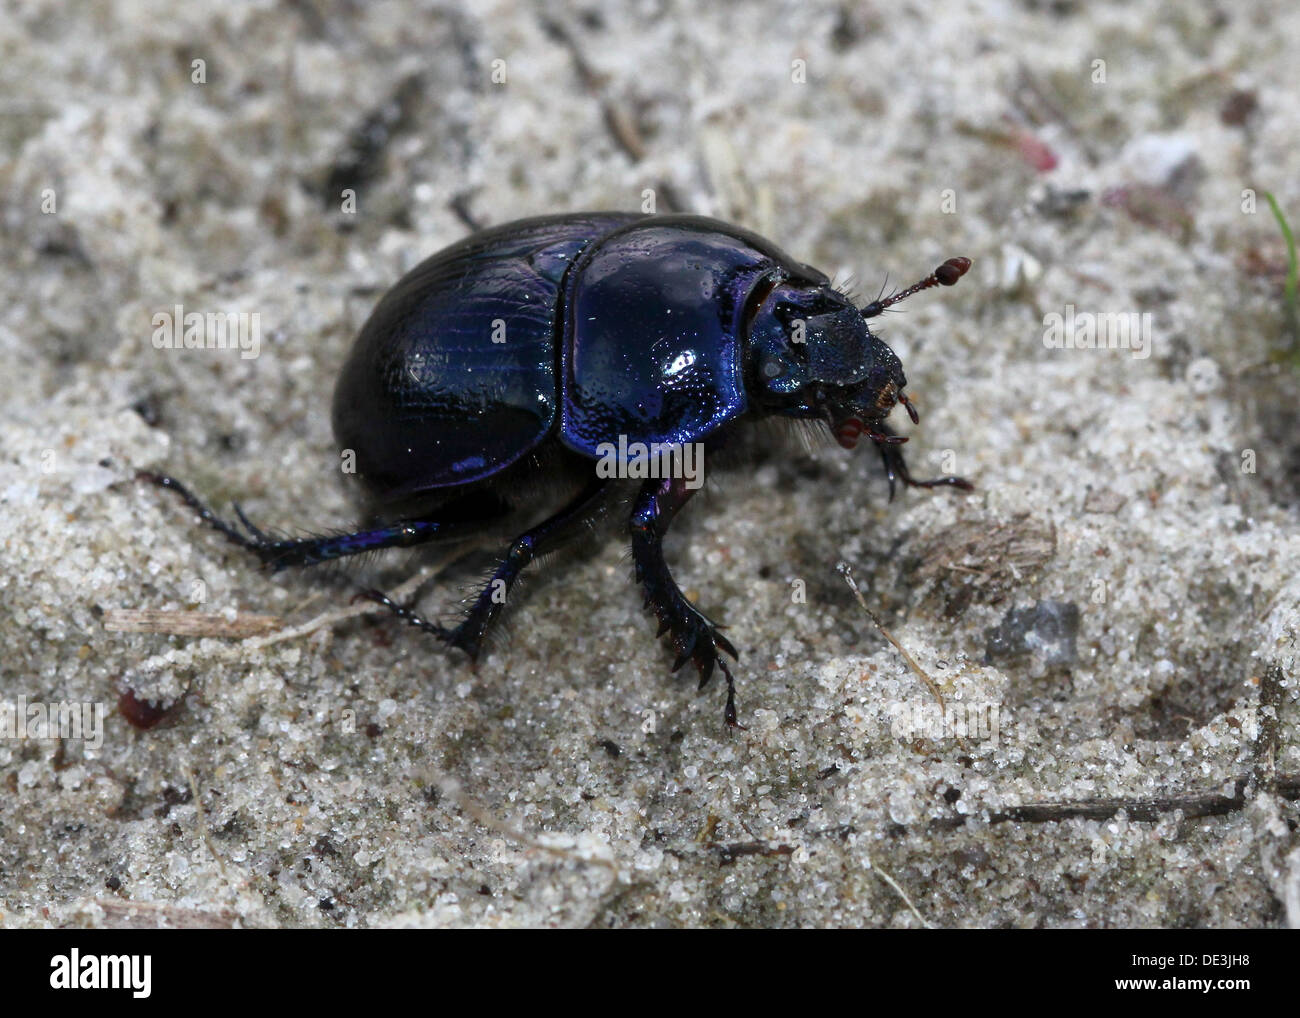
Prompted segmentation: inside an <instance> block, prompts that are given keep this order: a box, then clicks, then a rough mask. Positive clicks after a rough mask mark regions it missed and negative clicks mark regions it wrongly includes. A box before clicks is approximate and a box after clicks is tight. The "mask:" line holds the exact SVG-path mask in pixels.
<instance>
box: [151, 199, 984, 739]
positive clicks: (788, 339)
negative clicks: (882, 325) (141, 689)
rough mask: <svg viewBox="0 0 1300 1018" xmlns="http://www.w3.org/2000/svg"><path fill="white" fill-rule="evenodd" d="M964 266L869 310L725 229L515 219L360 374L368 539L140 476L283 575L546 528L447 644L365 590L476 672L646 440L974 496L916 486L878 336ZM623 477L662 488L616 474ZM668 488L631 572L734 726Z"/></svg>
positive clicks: (516, 545) (357, 395) (701, 222)
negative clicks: (523, 585) (531, 587)
mask: <svg viewBox="0 0 1300 1018" xmlns="http://www.w3.org/2000/svg"><path fill="white" fill-rule="evenodd" d="M969 266H970V262H969V260H968V259H965V258H952V259H949V260H948V261H947V262H945V263H944V264H943V265H941V266H939V268H938V269H937V270H935V272H934V273H932V274H931V275H929V276H927V277H926V278H925V279H923V280H921V281H920V282H919V283H917V284H915V285H913V286H911V287H908V288H907V289H905V290H903V291H900V292H897V293H895V294H893V295H891V296H889V297H886V298H883V299H877V300H875V301H872V302H871V303H869V304H867V305H866V306H865V307H862V308H858V307H855V306H854V305H853V303H852V302H851V301H850V300H849V299H848V298H847V297H846V296H845V295H844V294H842V293H840V292H839V291H837V290H836V289H834V288H833V287H832V286H831V285H830V281H829V280H828V279H827V277H826V276H825V275H823V274H822V273H821V272H818V271H817V270H816V269H813V268H811V267H809V266H807V265H803V264H800V263H799V262H796V261H794V260H793V259H792V258H790V257H789V256H788V255H786V254H785V253H784V252H783V251H781V250H780V249H779V248H777V247H776V246H775V245H773V244H771V243H770V242H768V241H766V240H764V239H763V238H762V237H759V236H757V235H755V234H753V233H751V232H749V231H748V230H744V229H741V228H739V227H736V226H731V225H728V224H726V223H722V222H718V221H717V220H713V219H706V218H703V217H699V216H639V215H630V214H624V213H609V212H591V213H575V214H572V215H559V216H543V217H538V218H534V219H523V220H519V221H517V222H513V223H507V224H505V225H503V226H498V227H495V228H493V229H489V230H484V231H482V232H480V233H477V234H474V235H472V236H470V237H467V238H466V239H464V240H462V241H460V242H459V243H457V244H453V245H452V246H451V247H449V248H446V249H445V250H443V251H441V252H439V253H438V254H435V255H434V256H433V257H431V258H429V259H427V260H426V261H424V262H423V263H421V264H420V265H419V266H417V267H416V268H415V269H413V270H412V271H411V272H409V273H408V274H407V275H406V276H405V277H403V278H402V279H401V280H400V281H399V282H398V283H397V285H396V286H394V287H393V289H392V290H390V291H389V292H388V293H387V294H386V295H385V296H384V298H383V299H382V300H380V302H379V304H378V305H377V306H376V308H375V309H374V311H373V313H372V314H371V315H370V318H369V319H368V320H367V322H366V324H365V326H364V327H363V328H362V330H361V333H360V335H359V336H358V337H357V340H356V344H355V345H354V346H353V348H352V353H351V355H350V356H349V357H348V360H347V363H346V364H345V365H344V367H343V370H342V372H341V374H340V376H339V380H338V385H337V388H336V389H335V392H334V407H333V423H334V434H335V437H336V438H337V440H338V442H339V445H340V447H341V448H343V449H350V450H353V451H354V452H355V454H356V466H357V474H358V476H359V478H360V480H361V482H362V483H363V485H364V487H365V491H366V494H367V496H368V498H369V500H370V503H371V505H372V506H373V518H374V522H373V523H372V524H371V525H369V526H367V527H366V528H364V529H361V530H358V531H357V532H355V533H347V534H339V535H331V536H323V537H310V538H303V539H294V540H290V539H277V538H274V537H271V536H268V535H267V534H265V533H263V532H262V531H260V530H258V529H257V528H256V527H254V526H253V525H252V524H250V523H249V522H248V520H247V519H246V518H245V517H244V515H243V513H242V512H239V511H238V507H236V512H237V513H238V515H239V520H240V523H241V524H242V526H243V529H242V530H241V529H239V528H238V527H236V526H235V525H233V524H230V523H227V522H225V521H223V520H222V519H220V518H219V517H217V516H216V515H215V514H214V513H212V512H211V511H210V510H209V509H208V508H207V507H206V506H205V505H204V504H203V503H202V502H200V501H199V500H198V499H197V498H195V496H194V495H192V494H191V493H190V492H189V491H188V490H187V489H186V488H185V487H184V486H183V485H181V484H180V483H179V482H177V481H176V480H174V479H173V478H170V477H166V476H162V475H155V474H149V475H146V476H147V477H148V479H150V480H152V481H154V482H155V483H158V484H161V485H163V486H165V487H169V488H172V489H174V490H175V491H177V492H178V493H179V494H180V496H181V497H182V498H184V499H185V500H186V502H187V503H188V504H189V505H190V506H191V508H193V509H194V510H195V511H196V512H198V514H199V515H200V517H201V518H202V519H203V520H204V521H206V522H207V523H208V524H210V525H211V526H213V527H215V528H216V529H217V530H219V531H221V533H223V534H224V535H225V536H226V537H227V538H229V539H230V540H232V541H234V542H235V543H237V544H239V545H240V546H241V547H243V548H246V549H248V550H249V551H251V552H253V553H254V554H256V555H257V556H258V557H259V558H260V559H261V560H262V562H263V563H264V564H265V565H267V566H269V567H271V568H274V569H281V568H284V567H286V566H305V565H313V564H316V563H320V562H325V561H329V560H333V559H338V558H342V557H344V556H348V555H355V554H358V553H361V552H367V551H375V550H378V549H384V548H395V547H411V546H414V545H419V544H424V543H426V542H430V541H439V540H455V539H464V538H466V537H474V536H481V535H482V533H483V532H484V531H485V530H486V529H488V528H497V527H500V526H502V525H505V524H507V523H508V522H509V521H511V520H518V519H520V518H521V517H527V518H529V519H530V520H531V522H530V523H529V524H528V525H527V526H526V527H525V528H524V529H523V532H522V533H519V536H517V537H515V538H514V540H513V541H512V542H511V543H510V544H509V548H508V550H507V552H506V554H505V556H504V558H503V559H502V561H501V563H500V565H499V566H498V567H497V569H496V571H495V572H494V573H493V575H492V577H491V578H490V580H489V581H488V583H487V584H486V585H485V586H484V588H483V591H482V593H481V594H480V595H479V596H478V598H477V600H475V602H474V603H473V605H472V606H471V607H470V609H469V611H468V613H467V614H466V615H465V617H464V618H463V619H462V621H461V622H460V624H459V625H457V626H455V627H454V628H446V627H443V626H440V625H437V624H436V623H433V622H429V621H426V620H425V619H423V618H421V617H419V616H418V615H416V614H415V613H414V612H412V611H410V610H409V609H407V608H405V607H402V606H400V605H397V604H395V603H393V602H392V601H390V600H389V599H388V598H387V597H385V596H384V595H383V594H380V593H378V592H376V591H367V592H366V596H368V597H370V598H372V599H374V600H376V601H378V602H380V603H381V604H384V605H386V606H387V607H388V608H390V609H391V610H392V611H393V612H394V613H395V614H397V615H398V616H400V617H401V618H403V619H405V620H406V621H408V622H409V623H411V624H412V625H415V626H417V627H419V628H420V629H423V630H425V631H426V632H429V633H432V634H433V635H434V636H437V637H438V638H439V639H441V640H444V641H446V642H447V643H450V644H453V645H455V646H457V647H460V648H461V649H462V650H464V651H465V652H466V653H468V654H469V655H470V657H476V656H477V655H478V652H479V649H480V647H481V646H482V641H483V636H484V633H485V632H486V630H487V628H488V626H489V624H490V623H491V622H492V620H493V618H494V617H495V616H496V615H497V614H498V612H499V611H500V609H501V607H502V603H503V602H504V600H505V597H504V596H503V595H504V594H506V593H508V592H509V590H510V587H511V585H512V584H513V583H514V581H515V580H516V578H517V577H518V576H519V574H520V572H521V571H522V570H523V569H524V568H525V567H526V566H528V564H529V563H530V562H532V560H533V559H534V558H535V557H536V556H538V555H539V554H542V553H544V552H546V551H548V550H550V549H551V548H553V547H555V546H557V545H558V544H559V543H560V542H561V541H562V540H563V538H564V537H565V536H566V534H569V533H571V532H573V531H574V530H575V529H576V528H580V526H581V525H582V524H583V523H585V522H586V521H587V520H589V519H590V518H591V516H592V515H593V513H594V512H596V511H597V510H598V509H599V508H600V507H601V506H602V505H604V504H606V502H607V500H608V499H609V497H610V495H611V493H612V492H611V489H612V488H613V487H614V486H615V485H617V484H624V485H626V484H627V483H628V482H627V481H626V480H622V481H620V480H618V477H617V476H616V477H610V476H609V471H608V470H597V469H596V467H597V464H598V463H600V462H601V461H602V460H605V461H606V463H605V465H606V466H608V462H607V460H608V457H609V455H610V450H611V449H616V450H621V453H622V456H623V457H624V461H621V462H620V463H619V464H618V465H619V466H624V467H626V466H628V463H627V462H626V457H627V456H629V455H634V453H632V452H629V450H636V451H641V450H640V449H638V444H640V446H641V447H650V446H654V445H656V444H657V445H658V446H659V447H661V448H673V449H682V448H684V447H687V446H690V447H692V448H694V449H695V450H697V451H699V452H701V453H702V455H703V457H704V459H705V460H706V461H707V458H708V456H709V455H710V453H712V452H713V451H715V450H717V449H720V448H721V447H722V446H724V445H725V444H726V443H727V441H728V438H729V437H731V436H733V435H734V434H735V433H736V429H738V428H743V427H744V426H745V425H746V423H747V422H750V421H753V420H755V419H758V418H763V417H771V416H785V417H793V418H810V419H815V420H821V421H824V422H825V423H826V424H827V426H828V427H829V428H830V430H831V432H832V433H833V434H834V436H835V437H836V438H837V439H838V440H839V442H840V444H842V445H844V446H846V447H850V448H851V447H852V446H853V445H854V444H855V443H856V442H857V441H858V439H859V438H860V437H861V436H863V435H865V436H866V437H868V438H870V439H871V441H872V442H874V443H875V445H876V447H877V448H878V449H879V451H880V453H881V456H882V458H883V460H884V464H885V471H886V474H887V475H888V478H889V484H890V494H891V496H892V494H893V489H894V484H895V482H896V481H899V480H901V481H902V482H903V483H905V484H908V485H912V486H921V487H933V486H935V485H952V486H955V487H960V488H969V487H970V486H969V485H968V484H967V483H966V482H965V481H964V480H962V479H961V478H958V477H940V478H936V479H934V480H929V481H918V480H915V479H914V478H913V477H912V476H911V475H910V474H909V473H908V470H907V467H906V465H905V463H904V461H903V457H902V454H901V451H900V449H899V445H900V444H901V443H902V442H903V441H905V439H904V438H903V437H901V436H899V435H897V434H895V432H893V431H892V430H891V429H890V427H889V426H888V425H887V424H886V423H885V419H886V417H887V416H888V415H889V413H890V411H891V410H892V409H893V408H894V406H895V405H896V404H899V403H901V404H902V405H903V406H904V407H905V408H906V409H907V411H908V413H909V414H910V415H911V418H912V420H913V421H914V422H915V421H916V420H917V414H916V411H915V409H914V408H913V406H912V404H911V402H910V401H909V400H908V398H907V396H906V395H905V394H904V391H903V389H904V386H905V385H906V379H905V378H904V376H903V369H902V365H901V364H900V363H899V361H898V358H897V357H896V356H894V353H893V351H892V350H890V349H889V347H887V346H886V345H885V344H884V343H882V342H881V341H880V340H879V339H878V338H876V337H875V336H874V335H872V333H871V330H870V329H869V328H868V326H867V320H868V319H870V318H872V317H874V316H876V315H878V314H880V313H881V312H883V311H884V310H885V309H886V308H888V307H890V306H891V305H893V304H895V303H897V302H898V301H900V300H902V299H903V298H904V297H907V296H909V295H911V294H913V293H915V292H917V291H918V290H922V289H926V288H928V287H931V286H936V285H940V284H942V285H946V286H951V285H952V284H953V283H955V282H956V281H957V280H958V279H959V278H960V277H961V276H962V275H963V274H964V273H965V272H966V270H967V269H968V268H969ZM618 455H619V454H618V453H615V458H616V459H617V457H618ZM629 473H630V476H633V477H637V476H641V477H645V476H646V474H645V473H644V472H643V473H641V474H637V473H636V472H635V471H631V472H624V473H622V474H619V475H618V476H621V477H624V478H625V477H627V476H629ZM668 473H669V476H659V477H650V478H649V479H646V480H643V481H641V482H640V485H639V489H638V491H637V493H636V495H635V497H634V499H633V502H632V511H631V514H630V517H629V519H628V531H629V535H630V538H631V544H632V556H633V561H634V563H635V569H636V576H637V579H638V581H639V582H640V583H641V584H642V586H643V587H644V590H645V598H646V605H647V606H649V607H650V608H651V609H652V610H653V611H654V613H655V615H656V617H657V618H658V621H659V632H660V634H661V635H662V634H663V633H664V632H667V633H669V634H670V637H671V640H672V643H673V647H674V649H675V650H676V654H677V657H676V661H675V663H674V665H673V670H674V671H676V670H677V669H679V668H681V667H682V666H683V665H684V664H685V663H686V662H687V661H692V662H693V663H694V664H695V666H696V668H697V670H698V672H699V676H700V685H701V686H703V685H704V684H705V683H707V682H708V680H709V678H710V677H711V675H712V674H713V671H714V668H715V666H717V667H719V668H720V669H721V670H722V672H723V673H724V675H725V676H726V679H727V705H726V720H727V722H728V724H731V725H736V724H737V720H736V710H735V692H734V683H733V681H732V676H731V672H730V670H729V669H728V667H727V665H726V663H725V660H724V659H723V658H722V657H721V656H720V653H725V654H728V655H730V656H731V657H733V658H735V657H736V650H735V648H734V647H733V646H732V645H731V643H730V642H729V641H728V640H727V639H726V637H724V636H722V635H721V634H720V633H719V632H718V629H717V627H716V626H715V625H714V624H713V623H712V622H710V621H709V619H708V618H706V617H705V615H704V614H703V613H702V612H700V611H699V610H698V609H697V608H695V607H694V606H693V605H692V604H691V603H690V602H689V601H688V600H687V599H686V598H685V597H684V596H683V595H682V592H681V591H680V590H679V589H678V587H677V584H676V582H675V581H674V579H673V577H672V574H671V573H670V572H669V569H668V565H667V563H666V561H665V559H664V554H663V539H664V535H665V534H666V533H667V531H668V528H669V526H670V525H671V523H672V520H673V518H674V516H676V514H677V512H678V511H679V510H680V509H681V508H682V506H683V505H685V504H686V502H687V500H688V499H689V498H690V497H691V495H693V494H694V492H695V490H696V487H697V486H696V485H692V484H689V483H688V482H687V480H686V479H685V478H684V477H683V476H680V475H679V474H673V472H672V471H669V472H668ZM616 474H617V471H616ZM633 483H636V482H633ZM542 491H547V492H552V493H555V495H554V504H547V505H541V504H539V500H538V497H537V495H538V493H539V492H542ZM539 518H540V521H539ZM521 525H522V524H521ZM515 532H516V533H518V531H515Z"/></svg>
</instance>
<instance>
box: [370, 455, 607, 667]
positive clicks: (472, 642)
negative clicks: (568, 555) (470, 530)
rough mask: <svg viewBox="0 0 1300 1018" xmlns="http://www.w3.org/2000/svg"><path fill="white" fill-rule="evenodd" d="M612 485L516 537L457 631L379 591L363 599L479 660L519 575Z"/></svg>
mask: <svg viewBox="0 0 1300 1018" xmlns="http://www.w3.org/2000/svg"><path fill="white" fill-rule="evenodd" d="M609 483H610V482H609V481H608V480H592V481H591V482H590V483H589V484H588V485H587V486H586V487H584V488H583V490H582V491H581V492H580V493H579V494H578V495H577V497H575V498H574V499H573V500H572V501H570V502H569V503H568V504H567V505H565V506H564V508H563V509H561V510H560V511H559V512H557V513H555V514H554V515H553V516H549V517H547V519H545V520H543V521H542V522H541V523H539V524H538V525H537V526H535V527H533V528H532V529H531V530H527V531H525V532H524V533H523V534H520V535H519V536H518V537H516V538H515V539H514V541H512V542H511V544H510V549H509V550H508V551H507V552H506V555H505V558H504V559H502V561H501V564H500V565H499V566H497V568H496V571H495V572H494V573H493V574H492V577H491V579H489V580H488V582H487V585H486V586H485V587H484V588H483V590H482V592H481V593H480V594H479V596H478V597H477V598H476V599H475V601H474V604H473V606H472V607H471V608H470V610H469V612H468V613H467V614H466V615H465V617H464V619H462V620H461V622H460V624H459V625H458V626H456V627H455V628H454V629H447V628H444V627H443V626H439V625H438V624H436V623H433V622H428V621H426V620H425V619H423V618H421V617H420V616H419V615H416V614H415V613H414V612H413V611H411V610H410V609H409V608H405V607H403V606H401V605H399V604H397V603H396V602H394V601H392V600H390V599H389V598H388V597H387V596H385V595H384V594H381V593H380V592H379V591H376V590H368V591H365V592H364V593H363V594H362V595H361V596H362V597H366V598H368V599H369V600H371V601H374V602H375V603H376V604H382V605H383V606H384V607H385V608H388V609H389V610H390V611H392V612H393V614H394V615H397V616H398V617H399V618H402V619H404V620H406V621H407V622H409V623H410V624H411V625H413V626H416V627H418V628H420V629H423V630H424V631H425V632H427V633H432V634H433V635H434V636H436V637H438V638H439V639H441V640H445V641H446V642H447V643H449V644H451V645H452V646H453V647H459V648H460V649H461V650H463V651H464V652H465V653H466V654H468V655H469V656H470V658H471V659H472V660H477V659H478V655H479V651H480V650H481V649H482V646H483V637H484V635H485V634H486V633H487V630H488V627H489V626H490V625H491V624H492V620H493V619H495V618H496V617H497V615H499V614H500V612H501V609H502V608H503V607H504V606H505V603H506V597H507V595H508V594H509V593H510V588H511V587H513V586H514V583H515V580H517V579H518V578H519V574H520V573H522V572H523V571H524V570H525V569H526V568H527V567H528V566H529V564H530V563H531V562H532V561H533V560H534V559H535V558H536V557H537V556H538V555H543V554H545V553H546V552H548V551H551V550H553V549H554V548H555V547H556V546H558V545H559V544H561V543H562V542H563V541H564V538H565V537H566V536H567V535H568V534H569V533H570V532H571V531H572V529H573V527H574V526H575V525H577V524H579V523H582V522H584V521H586V520H588V519H590V518H591V516H592V515H593V513H594V511H595V510H596V508H597V507H598V506H599V505H600V502H601V500H602V498H603V497H604V494H605V489H606V488H607V487H608V486H609Z"/></svg>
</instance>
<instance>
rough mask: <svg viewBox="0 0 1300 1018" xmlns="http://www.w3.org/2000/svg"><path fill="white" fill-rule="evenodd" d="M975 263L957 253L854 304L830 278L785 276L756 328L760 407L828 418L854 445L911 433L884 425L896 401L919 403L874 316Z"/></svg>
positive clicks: (752, 346)
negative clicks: (815, 281) (818, 282)
mask: <svg viewBox="0 0 1300 1018" xmlns="http://www.w3.org/2000/svg"><path fill="white" fill-rule="evenodd" d="M969 267H970V261H969V260H968V259H965V258H952V259H949V260H948V261H947V262H945V263H944V264H943V265H941V266H939V268H938V269H937V270H936V271H935V272H934V273H932V274H931V275H929V276H927V277H926V278H925V279H923V280H921V281H920V282H919V283H917V284H915V285H914V286H910V287H908V288H907V289H906V290H901V291H899V292H897V293H895V294H893V295H891V296H889V297H886V298H884V299H877V300H874V301H872V302H871V303H870V304H868V305H866V307H862V308H857V307H854V306H853V304H852V302H851V301H850V300H849V299H848V298H847V297H846V296H845V295H844V294H842V293H840V292H839V291H838V290H835V289H832V288H831V287H829V286H808V285H797V284H794V283H792V282H782V283H778V284H776V285H775V286H772V287H771V288H770V290H769V291H768V292H767V293H766V294H765V295H764V297H763V300H762V302H761V304H760V305H759V307H758V309H757V311H756V312H755V313H754V316H753V319H752V321H751V324H750V329H749V362H748V364H747V388H748V391H749V394H750V397H751V398H752V399H753V401H754V403H755V404H756V405H757V406H758V408H759V409H760V410H763V411H766V412H768V413H778V414H785V415H788V416H792V417H809V418H818V419H821V420H824V421H826V423H827V425H828V426H829V427H830V429H831V432H832V434H834V435H835V438H836V440H837V441H839V443H840V444H841V445H843V446H845V447H846V448H850V449H851V448H853V446H855V445H856V444H857V442H858V439H859V438H860V437H861V436H862V435H864V434H865V435H867V436H868V437H871V438H874V439H876V440H878V441H882V442H883V441H903V439H901V438H897V437H895V436H893V435H889V434H888V433H887V432H885V431H883V430H882V426H883V424H884V421H885V418H886V417H888V416H889V414H890V411H892V410H893V409H894V407H895V405H897V404H899V403H902V404H903V406H904V407H906V409H907V412H908V414H909V416H910V417H911V418H912V421H913V423H915V422H916V420H917V414H916V410H915V408H914V407H913V406H912V404H911V402H910V401H909V400H908V398H907V395H906V394H905V393H904V391H903V388H904V386H906V385H907V378H906V376H904V374H903V365H902V364H901V363H900V362H899V360H898V357H897V356H895V354H894V351H893V350H891V349H890V348H889V347H888V346H886V345H885V344H884V343H883V342H881V341H880V339H879V338H877V337H876V336H875V335H873V334H872V332H871V329H870V328H868V327H867V319H869V318H873V317H875V316H876V315H878V314H880V313H881V312H882V311H884V310H886V309H887V308H888V307H890V306H891V305H892V304H895V303H897V302H898V301H900V300H902V299H904V298H905V297H908V296H910V295H911V294H913V293H915V292H917V291H918V290H923V289H926V288H928V287H931V286H939V285H943V286H951V285H952V284H953V283H955V282H956V281H957V280H958V279H959V278H961V276H962V275H963V274H964V273H965V272H966V270H967V269H968V268H969Z"/></svg>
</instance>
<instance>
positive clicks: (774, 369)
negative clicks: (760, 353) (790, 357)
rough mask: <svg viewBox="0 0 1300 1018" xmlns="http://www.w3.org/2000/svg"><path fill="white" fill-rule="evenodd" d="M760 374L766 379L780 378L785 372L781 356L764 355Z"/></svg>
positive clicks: (759, 368)
mask: <svg viewBox="0 0 1300 1018" xmlns="http://www.w3.org/2000/svg"><path fill="white" fill-rule="evenodd" d="M758 371H759V374H760V375H762V376H763V378H764V380H767V381H771V380H772V379H774V378H780V377H781V375H782V374H783V373H784V372H785V365H784V364H783V363H782V362H781V358H780V357H764V358H763V359H762V361H761V362H760V363H759V366H758Z"/></svg>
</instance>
